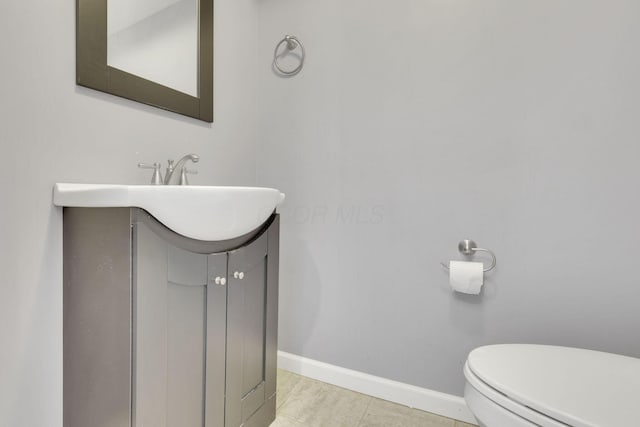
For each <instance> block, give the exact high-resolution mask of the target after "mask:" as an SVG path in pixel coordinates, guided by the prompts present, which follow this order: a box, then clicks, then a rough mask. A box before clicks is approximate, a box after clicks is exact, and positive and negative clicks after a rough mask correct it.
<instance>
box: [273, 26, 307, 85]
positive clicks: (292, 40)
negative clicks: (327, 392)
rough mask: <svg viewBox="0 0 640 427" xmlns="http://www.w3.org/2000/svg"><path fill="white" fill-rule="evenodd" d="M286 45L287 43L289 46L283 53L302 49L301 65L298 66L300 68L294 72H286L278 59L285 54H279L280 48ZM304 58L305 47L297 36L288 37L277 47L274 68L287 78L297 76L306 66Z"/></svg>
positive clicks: (274, 52)
mask: <svg viewBox="0 0 640 427" xmlns="http://www.w3.org/2000/svg"><path fill="white" fill-rule="evenodd" d="M284 43H286V44H287V46H286V48H285V50H284V51H283V52H293V51H294V50H295V49H296V48H297V47H300V64H298V66H297V67H296V68H294V69H293V70H285V69H283V68H282V67H281V66H280V64H279V63H278V58H279V57H281V56H283V53H280V54H278V50H279V49H280V46H282V44H284ZM304 57H305V51H304V46H303V45H302V43H301V42H300V40H298V38H297V37H296V36H290V35H286V36H284V38H283V39H282V40H280V43H278V44H277V45H276V48H275V50H274V51H273V67H274V68H275V69H276V71H278V72H279V73H280V74H283V75H285V76H295V75H296V74H298V73H299V72H300V70H302V66H303V65H304Z"/></svg>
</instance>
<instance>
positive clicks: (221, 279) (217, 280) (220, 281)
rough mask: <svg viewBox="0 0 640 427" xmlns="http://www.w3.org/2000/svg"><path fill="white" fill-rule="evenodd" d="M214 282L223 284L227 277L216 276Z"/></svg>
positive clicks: (225, 282)
mask: <svg viewBox="0 0 640 427" xmlns="http://www.w3.org/2000/svg"><path fill="white" fill-rule="evenodd" d="M214 282H215V283H216V285H222V286H224V285H226V284H227V279H225V278H224V277H220V276H218V277H216V278H215V280H214Z"/></svg>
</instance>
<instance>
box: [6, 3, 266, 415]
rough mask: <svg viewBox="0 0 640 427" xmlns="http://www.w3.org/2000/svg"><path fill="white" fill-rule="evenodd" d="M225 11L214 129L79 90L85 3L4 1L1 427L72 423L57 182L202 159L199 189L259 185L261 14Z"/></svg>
mask: <svg viewBox="0 0 640 427" xmlns="http://www.w3.org/2000/svg"><path fill="white" fill-rule="evenodd" d="M215 8H216V18H215V36H216V51H215V64H216V65H215V120H216V121H215V123H214V124H213V126H211V125H208V124H204V123H203V122H198V121H195V120H191V119H187V118H182V117H180V116H177V115H174V114H171V113H166V112H163V111H160V110H156V109H153V108H150V107H146V106H142V105H139V104H134V103H132V102H129V101H125V100H121V99H118V98H115V97H112V96H110V95H106V94H102V93H98V92H93V91H91V90H88V89H84V88H80V87H76V86H75V2H74V1H56V2H50V1H45V0H36V1H31V2H15V1H5V2H0V35H1V36H0V53H1V55H2V56H1V58H2V59H1V60H0V146H1V147H2V161H1V163H2V166H1V167H0V182H1V183H2V192H1V193H0V194H1V197H2V208H1V209H0V242H1V243H2V244H1V245H0V272H1V278H0V338H1V343H0V425H1V426H12V427H22V426H24V427H28V426H29V427H30V426H46V427H49V426H54V427H55V426H61V425H62V254H61V250H62V222H61V221H62V215H61V209H59V208H55V207H53V206H52V204H51V190H52V187H53V184H54V183H55V182H106V183H140V184H141V183H146V182H147V181H148V180H149V179H150V177H151V174H150V171H141V170H138V169H137V168H136V163H137V162H139V161H149V162H153V161H162V162H163V163H165V162H166V159H167V158H175V157H176V156H180V155H182V154H184V153H187V152H196V153H198V154H200V155H201V158H202V160H201V162H200V163H199V164H198V165H197V169H198V170H199V171H200V174H199V175H197V176H194V177H192V178H191V181H192V182H193V183H207V184H237V185H251V184H254V182H255V141H256V140H257V138H256V106H255V96H256V79H255V77H254V69H255V68H256V51H255V50H256V44H255V38H256V37H257V30H256V28H257V8H256V7H255V5H254V2H253V0H216V2H215ZM266 68H268V63H267V65H266Z"/></svg>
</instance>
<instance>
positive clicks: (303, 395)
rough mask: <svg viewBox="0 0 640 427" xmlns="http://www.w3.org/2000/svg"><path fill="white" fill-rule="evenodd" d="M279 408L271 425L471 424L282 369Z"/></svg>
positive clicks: (451, 426) (405, 426)
mask: <svg viewBox="0 0 640 427" xmlns="http://www.w3.org/2000/svg"><path fill="white" fill-rule="evenodd" d="M276 408H277V409H276V420H275V421H274V422H273V423H272V424H271V427H377V426H380V427H472V425H471V424H467V423H463V422H460V421H455V420H452V419H449V418H443V417H440V416H438V415H434V414H431V413H429V412H424V411H419V410H417V409H411V408H408V407H406V406H402V405H398V404H395V403H391V402H387V401H385V400H380V399H377V398H375V397H371V396H367V395H365V394H360V393H356V392H353V391H350V390H346V389H343V388H340V387H336V386H333V385H330V384H325V383H322V382H320V381H316V380H312V379H310V378H306V377H301V376H299V375H296V374H292V373H291V372H287V371H283V370H280V369H279V370H278V395H277V402H276Z"/></svg>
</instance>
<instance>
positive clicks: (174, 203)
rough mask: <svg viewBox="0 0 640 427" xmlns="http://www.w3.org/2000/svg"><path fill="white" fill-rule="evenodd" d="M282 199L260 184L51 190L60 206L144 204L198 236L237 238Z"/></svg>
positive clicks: (261, 220)
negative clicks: (248, 185) (254, 185)
mask: <svg viewBox="0 0 640 427" xmlns="http://www.w3.org/2000/svg"><path fill="white" fill-rule="evenodd" d="M283 200H284V194H283V193H281V192H280V191H278V190H276V189H273V188H259V187H209V186H197V185H190V186H179V185H109V184H63V183H58V184H56V185H55V187H54V189H53V203H54V204H55V205H56V206H70V207H86V208H114V207H137V208H142V209H144V210H146V211H147V212H149V213H150V214H151V215H153V216H154V217H155V218H156V219H157V220H158V221H160V222H161V223H163V224H164V225H165V226H167V227H168V228H170V229H171V230H173V231H175V232H176V233H179V234H182V235H183V236H186V237H190V238H192V239H198V240H227V239H233V238H235V237H239V236H242V235H244V234H246V233H248V232H250V231H252V230H255V229H256V228H258V227H259V226H260V225H262V224H263V223H264V222H265V221H266V220H267V219H268V218H269V216H271V214H272V213H273V211H274V210H275V208H276V206H278V205H279V204H280V203H282V201H283Z"/></svg>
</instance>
